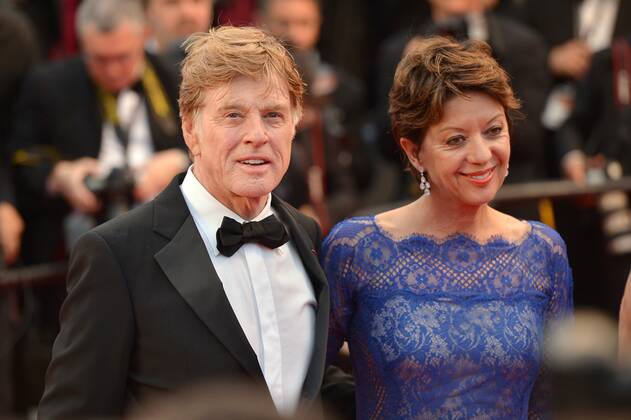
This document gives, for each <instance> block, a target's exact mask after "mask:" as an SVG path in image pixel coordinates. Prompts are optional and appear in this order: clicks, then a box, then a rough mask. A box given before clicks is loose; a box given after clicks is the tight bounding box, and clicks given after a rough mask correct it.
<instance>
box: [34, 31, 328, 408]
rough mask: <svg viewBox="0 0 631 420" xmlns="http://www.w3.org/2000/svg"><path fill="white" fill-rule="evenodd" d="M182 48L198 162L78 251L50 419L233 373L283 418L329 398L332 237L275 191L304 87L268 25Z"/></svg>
mask: <svg viewBox="0 0 631 420" xmlns="http://www.w3.org/2000/svg"><path fill="white" fill-rule="evenodd" d="M186 51H187V57H186V59H185V61H184V64H183V67H182V85H181V88H180V100H179V102H180V114H181V117H182V128H183V132H184V138H185V140H186V144H187V146H188V148H189V152H190V155H191V156H192V158H193V165H192V166H191V167H190V168H189V170H188V172H187V173H186V174H181V175H179V176H177V177H176V178H174V179H173V181H172V182H171V184H170V185H169V186H168V187H167V188H166V189H165V190H164V191H163V192H162V193H161V194H160V195H159V196H158V197H156V198H155V199H154V200H152V201H151V202H149V203H147V204H145V205H143V206H141V207H139V208H137V209H135V210H132V211H130V212H128V213H126V214H125V215H123V216H121V217H119V218H116V219H114V220H111V221H109V222H107V223H105V224H103V225H101V226H99V227H97V228H96V229H94V230H92V231H90V232H89V233H87V234H85V235H84V236H83V237H82V238H81V239H80V240H79V242H78V244H77V246H76V247H75V248H74V252H73V255H72V257H71V263H70V272H69V275H68V297H67V299H66V301H65V302H64V305H63V308H62V310H61V315H60V318H61V332H60V333H59V336H58V337H57V339H56V341H55V345H54V348H53V355H52V361H51V364H50V366H49V368H48V372H47V377H46V390H45V393H44V396H43V398H42V401H41V403H40V406H39V417H40V418H59V417H64V418H67V417H72V416H118V415H120V414H121V413H123V412H124V411H126V409H127V408H129V406H130V405H134V404H137V403H142V402H143V401H145V400H146V397H148V396H150V395H152V394H158V393H161V392H167V391H172V390H175V389H177V388H180V387H182V386H185V385H189V384H191V383H194V382H198V381H206V380H221V379H223V380H226V379H228V380H230V379H235V378H246V379H247V380H250V381H251V382H252V383H255V384H259V385H261V386H262V387H263V389H266V390H268V392H269V395H270V397H271V400H272V401H273V403H274V404H275V406H276V408H277V409H278V410H279V411H280V412H282V413H292V412H294V411H295V410H296V408H297V407H299V406H303V405H307V406H308V405H310V404H311V402H313V401H314V400H316V399H317V398H316V397H317V395H318V393H319V390H320V386H321V383H322V379H323V372H324V368H325V352H326V335H327V327H328V312H329V292H328V286H327V283H326V279H325V277H324V274H323V272H322V270H321V269H320V266H319V264H318V258H317V255H316V253H317V252H316V250H317V249H318V247H319V241H320V231H319V228H318V226H317V224H316V223H315V222H314V221H313V220H312V219H309V218H308V217H306V216H304V215H301V214H300V213H298V212H297V211H296V210H295V209H294V208H292V207H290V206H289V205H287V204H286V203H285V202H283V201H282V200H280V199H278V198H277V197H276V196H274V195H273V194H271V191H272V190H273V189H274V188H275V187H276V185H278V183H279V182H280V180H281V178H282V176H283V175H284V173H285V171H286V170H287V167H288V165H289V157H290V154H291V143H292V139H293V137H294V135H295V131H296V124H297V123H298V121H299V119H300V117H301V108H302V95H303V89H304V87H303V84H302V80H301V78H300V76H299V74H298V72H297V70H296V67H295V64H294V62H293V60H292V59H291V57H290V55H289V54H288V53H287V51H286V50H285V49H284V48H283V47H282V46H281V45H280V44H279V43H278V42H277V41H276V40H275V39H274V38H273V37H271V36H269V35H267V34H265V33H264V32H262V31H260V30H258V29H253V28H233V27H224V28H218V29H213V30H211V31H209V32H208V33H202V34H197V35H194V36H192V37H191V38H189V40H188V41H187V47H186Z"/></svg>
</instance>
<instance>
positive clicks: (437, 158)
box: [401, 92, 510, 207]
mask: <svg viewBox="0 0 631 420" xmlns="http://www.w3.org/2000/svg"><path fill="white" fill-rule="evenodd" d="M401 145H402V147H403V148H404V150H405V152H406V154H407V155H408V158H409V159H410V162H411V163H412V164H413V165H414V166H415V167H416V168H417V169H418V168H420V167H423V168H424V169H425V171H426V176H427V177H428V180H429V182H430V184H431V197H432V199H439V200H447V202H450V203H453V204H457V205H461V206H466V207H477V206H481V205H484V204H487V203H488V202H490V201H491V200H492V199H493V198H494V197H495V194H496V193H497V191H498V190H499V188H500V187H501V186H502V183H503V182H504V178H505V177H506V175H507V173H508V159H509V156H510V136H509V133H508V122H507V120H506V113H505V112H504V108H503V107H502V105H501V104H500V103H499V102H497V101H496V100H495V99H493V98H491V97H490V96H488V95H486V94H484V93H479V92H470V93H468V97H467V98H463V97H459V96H456V97H453V98H451V99H449V100H448V101H447V102H446V103H445V107H444V110H443V116H442V118H441V120H440V121H438V122H437V123H436V124H434V125H432V126H430V128H429V129H428V130H427V133H426V135H425V138H424V139H423V142H422V145H421V147H420V148H419V147H418V146H416V145H414V143H412V142H411V141H410V140H408V139H401Z"/></svg>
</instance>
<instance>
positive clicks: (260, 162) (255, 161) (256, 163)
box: [239, 159, 268, 166]
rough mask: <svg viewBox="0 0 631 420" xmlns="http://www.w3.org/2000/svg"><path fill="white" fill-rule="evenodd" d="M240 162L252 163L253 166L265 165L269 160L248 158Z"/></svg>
mask: <svg viewBox="0 0 631 420" xmlns="http://www.w3.org/2000/svg"><path fill="white" fill-rule="evenodd" d="M239 162H240V163H243V164H245V165H252V166H259V165H264V164H266V163H268V161H267V160H263V159H246V160H241V161H239Z"/></svg>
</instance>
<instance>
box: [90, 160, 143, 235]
mask: <svg viewBox="0 0 631 420" xmlns="http://www.w3.org/2000/svg"><path fill="white" fill-rule="evenodd" d="M84 183H85V186H86V187H87V189H88V190H90V191H91V192H92V193H94V194H95V195H96V196H97V197H98V198H99V200H100V201H101V203H102V204H103V207H102V209H101V211H100V212H99V213H98V214H97V215H96V219H97V223H103V222H105V221H107V220H109V219H112V218H114V217H116V216H118V215H120V214H123V213H125V212H126V211H127V210H129V209H130V208H131V206H132V205H133V202H134V200H133V194H132V193H133V189H134V176H133V173H132V172H131V171H130V170H129V169H127V168H114V169H112V171H111V172H110V173H109V174H108V175H107V176H106V177H103V178H101V177H95V176H88V177H86V178H85V180H84Z"/></svg>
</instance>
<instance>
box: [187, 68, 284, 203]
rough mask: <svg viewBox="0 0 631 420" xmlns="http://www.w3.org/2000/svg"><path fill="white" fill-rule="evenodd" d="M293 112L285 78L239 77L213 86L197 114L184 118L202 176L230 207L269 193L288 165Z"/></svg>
mask: <svg viewBox="0 0 631 420" xmlns="http://www.w3.org/2000/svg"><path fill="white" fill-rule="evenodd" d="M293 112H294V110H293V108H292V106H291V102H290V99H289V91H288V87H287V83H286V82H285V81H282V80H272V81H269V80H265V79H252V78H248V77H237V78H236V79H234V80H233V81H232V82H231V83H229V84H226V85H222V86H218V87H215V88H210V89H208V90H207V91H206V93H205V102H204V105H203V107H202V108H201V109H200V110H199V113H198V115H197V117H196V118H195V117H193V116H184V117H183V121H182V125H183V131H184V137H185V139H186V144H187V146H188V148H189V149H190V151H191V154H192V155H193V161H194V167H193V172H194V174H195V176H196V177H197V179H198V180H199V181H200V183H201V184H202V185H203V186H204V187H205V188H206V190H208V192H210V193H211V194H212V195H213V196H214V197H215V198H217V199H218V200H219V201H221V202H222V203H224V204H225V205H227V206H228V207H230V208H234V206H232V205H231V204H232V203H235V202H237V201H238V200H243V199H245V200H248V199H257V198H261V197H265V196H267V194H268V193H270V192H271V191H272V190H273V189H274V188H276V186H277V185H278V184H279V183H280V180H281V178H282V177H283V175H284V174H285V172H286V171H287V168H288V166H289V158H290V155H291V142H292V139H293V137H294V134H295V121H294V118H293V116H294V115H293Z"/></svg>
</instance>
